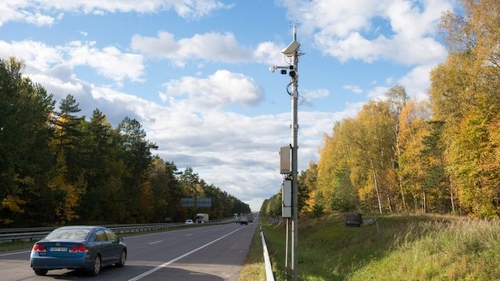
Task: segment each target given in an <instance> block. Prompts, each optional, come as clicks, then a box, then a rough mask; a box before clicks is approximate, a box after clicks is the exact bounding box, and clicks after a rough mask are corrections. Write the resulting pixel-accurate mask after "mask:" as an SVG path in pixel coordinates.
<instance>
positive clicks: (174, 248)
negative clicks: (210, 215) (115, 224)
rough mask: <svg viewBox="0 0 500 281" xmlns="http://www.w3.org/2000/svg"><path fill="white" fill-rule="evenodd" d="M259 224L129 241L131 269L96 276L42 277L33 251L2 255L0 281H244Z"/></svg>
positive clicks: (198, 229)
mask: <svg viewBox="0 0 500 281" xmlns="http://www.w3.org/2000/svg"><path fill="white" fill-rule="evenodd" d="M256 227H257V223H249V224H248V225H239V224H236V223H229V224H222V225H210V224H206V225H203V226H199V227H198V226H197V227H192V228H186V229H181V230H176V231H169V232H162V233H155V234H146V235H139V236H133V237H125V238H124V242H125V243H126V244H127V248H128V258H127V262H126V263H125V267H122V268H117V267H108V268H104V269H102V271H101V272H100V273H99V275H98V276H95V277H92V276H88V275H86V274H84V273H81V272H77V271H72V270H52V271H49V272H48V273H47V275H46V276H37V275H35V273H34V272H33V270H32V269H31V267H30V266H29V256H30V249H26V250H21V251H15V252H1V253H0V280H2V281H21V280H22V281H41V280H44V281H47V280H92V281H97V280H106V281H109V280H120V281H123V280H144V281H153V280H162V281H164V280H193V281H202V280H203V281H209V280H210V281H220V280H238V276H239V272H240V270H241V268H242V266H243V264H244V262H245V258H246V256H247V254H248V250H249V247H250V243H251V242H252V238H253V235H254V233H255V231H256Z"/></svg>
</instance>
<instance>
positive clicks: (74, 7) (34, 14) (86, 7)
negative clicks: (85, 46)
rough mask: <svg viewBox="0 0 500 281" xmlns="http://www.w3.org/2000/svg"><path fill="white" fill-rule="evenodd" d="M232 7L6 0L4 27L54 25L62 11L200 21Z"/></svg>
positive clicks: (122, 0) (177, 1) (158, 0)
mask: <svg viewBox="0 0 500 281" xmlns="http://www.w3.org/2000/svg"><path fill="white" fill-rule="evenodd" d="M232 7H233V5H226V4H224V3H222V2H221V1H217V0H150V1H143V0H71V1H68V0H50V1H46V0H4V1H2V2H0V15H2V16H1V17H0V27H1V26H2V25H3V24H5V23H7V22H9V21H21V22H26V23H30V24H34V25H36V26H43V25H46V26H51V25H53V24H54V22H55V21H56V20H60V19H61V18H62V14H61V13H60V12H70V13H83V14H96V15H104V14H107V13H117V12H121V13H128V12H138V13H158V12H161V11H169V10H174V11H175V12H176V13H177V14H178V15H179V16H180V17H182V18H185V19H196V18H201V17H205V16H208V15H209V14H211V13H212V12H214V11H217V10H221V9H231V8H232ZM56 13H59V14H56ZM54 15H55V16H54Z"/></svg>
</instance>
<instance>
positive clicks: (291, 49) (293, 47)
mask: <svg viewBox="0 0 500 281" xmlns="http://www.w3.org/2000/svg"><path fill="white" fill-rule="evenodd" d="M299 47H300V44H299V42H297V41H292V43H290V45H288V47H286V48H285V49H284V50H283V51H281V52H282V53H283V54H285V55H286V56H288V57H291V56H293V54H295V52H296V51H297V50H298V49H299Z"/></svg>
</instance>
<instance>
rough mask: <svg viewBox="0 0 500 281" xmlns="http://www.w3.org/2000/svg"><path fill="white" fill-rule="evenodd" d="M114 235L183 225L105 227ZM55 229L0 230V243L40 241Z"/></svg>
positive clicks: (161, 224) (181, 225)
mask: <svg viewBox="0 0 500 281" xmlns="http://www.w3.org/2000/svg"><path fill="white" fill-rule="evenodd" d="M105 226H106V227H108V228H109V229H111V230H113V231H114V232H115V233H118V234H120V233H133V232H144V231H154V230H163V229H169V228H178V227H183V226H185V224H183V223H159V224H126V225H105ZM56 228H57V227H29V228H2V229H0V243H5V242H16V241H27V242H31V241H36V240H39V239H42V238H43V237H45V236H46V235H47V234H49V233H50V232H51V231H52V230H54V229H56Z"/></svg>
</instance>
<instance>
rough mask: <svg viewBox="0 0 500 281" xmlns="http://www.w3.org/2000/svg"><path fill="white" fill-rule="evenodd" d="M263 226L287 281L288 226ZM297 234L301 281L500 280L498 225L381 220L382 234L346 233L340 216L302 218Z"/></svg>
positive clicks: (372, 229)
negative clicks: (286, 247)
mask: <svg viewBox="0 0 500 281" xmlns="http://www.w3.org/2000/svg"><path fill="white" fill-rule="evenodd" d="M364 219H366V218H364ZM261 223H262V226H263V229H264V235H265V239H266V244H267V247H268V250H269V253H270V255H271V260H272V263H273V270H274V272H275V276H276V280H287V276H286V270H285V231H286V226H285V225H284V224H281V225H280V224H276V223H274V224H271V223H269V222H267V221H266V220H264V219H263V220H262V221H261ZM298 229H299V232H298V233H299V238H298V251H297V252H298V273H299V277H298V279H299V280H311V281H312V280H314V281H318V280H329V281H330V280H384V281H389V280H398V281H399V280H495V279H497V278H498V277H499V276H500V267H498V264H499V262H500V243H499V242H500V222H499V221H498V220H495V221H484V220H470V219H464V218H457V217H443V216H407V217H401V216H388V217H382V218H380V219H379V229H380V232H378V231H377V226H376V224H375V223H374V224H371V225H369V226H363V227H360V228H356V227H352V228H351V227H345V226H344V223H343V217H342V216H341V215H338V214H336V215H335V214H329V215H324V216H323V217H321V218H315V219H312V218H306V217H304V218H300V219H299V224H298ZM259 241H260V240H259ZM254 245H255V243H254ZM261 253H262V252H261ZM289 260H290V259H289ZM240 280H265V278H264V279H263V278H256V279H255V278H253V279H251V278H250V279H241V278H240Z"/></svg>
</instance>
